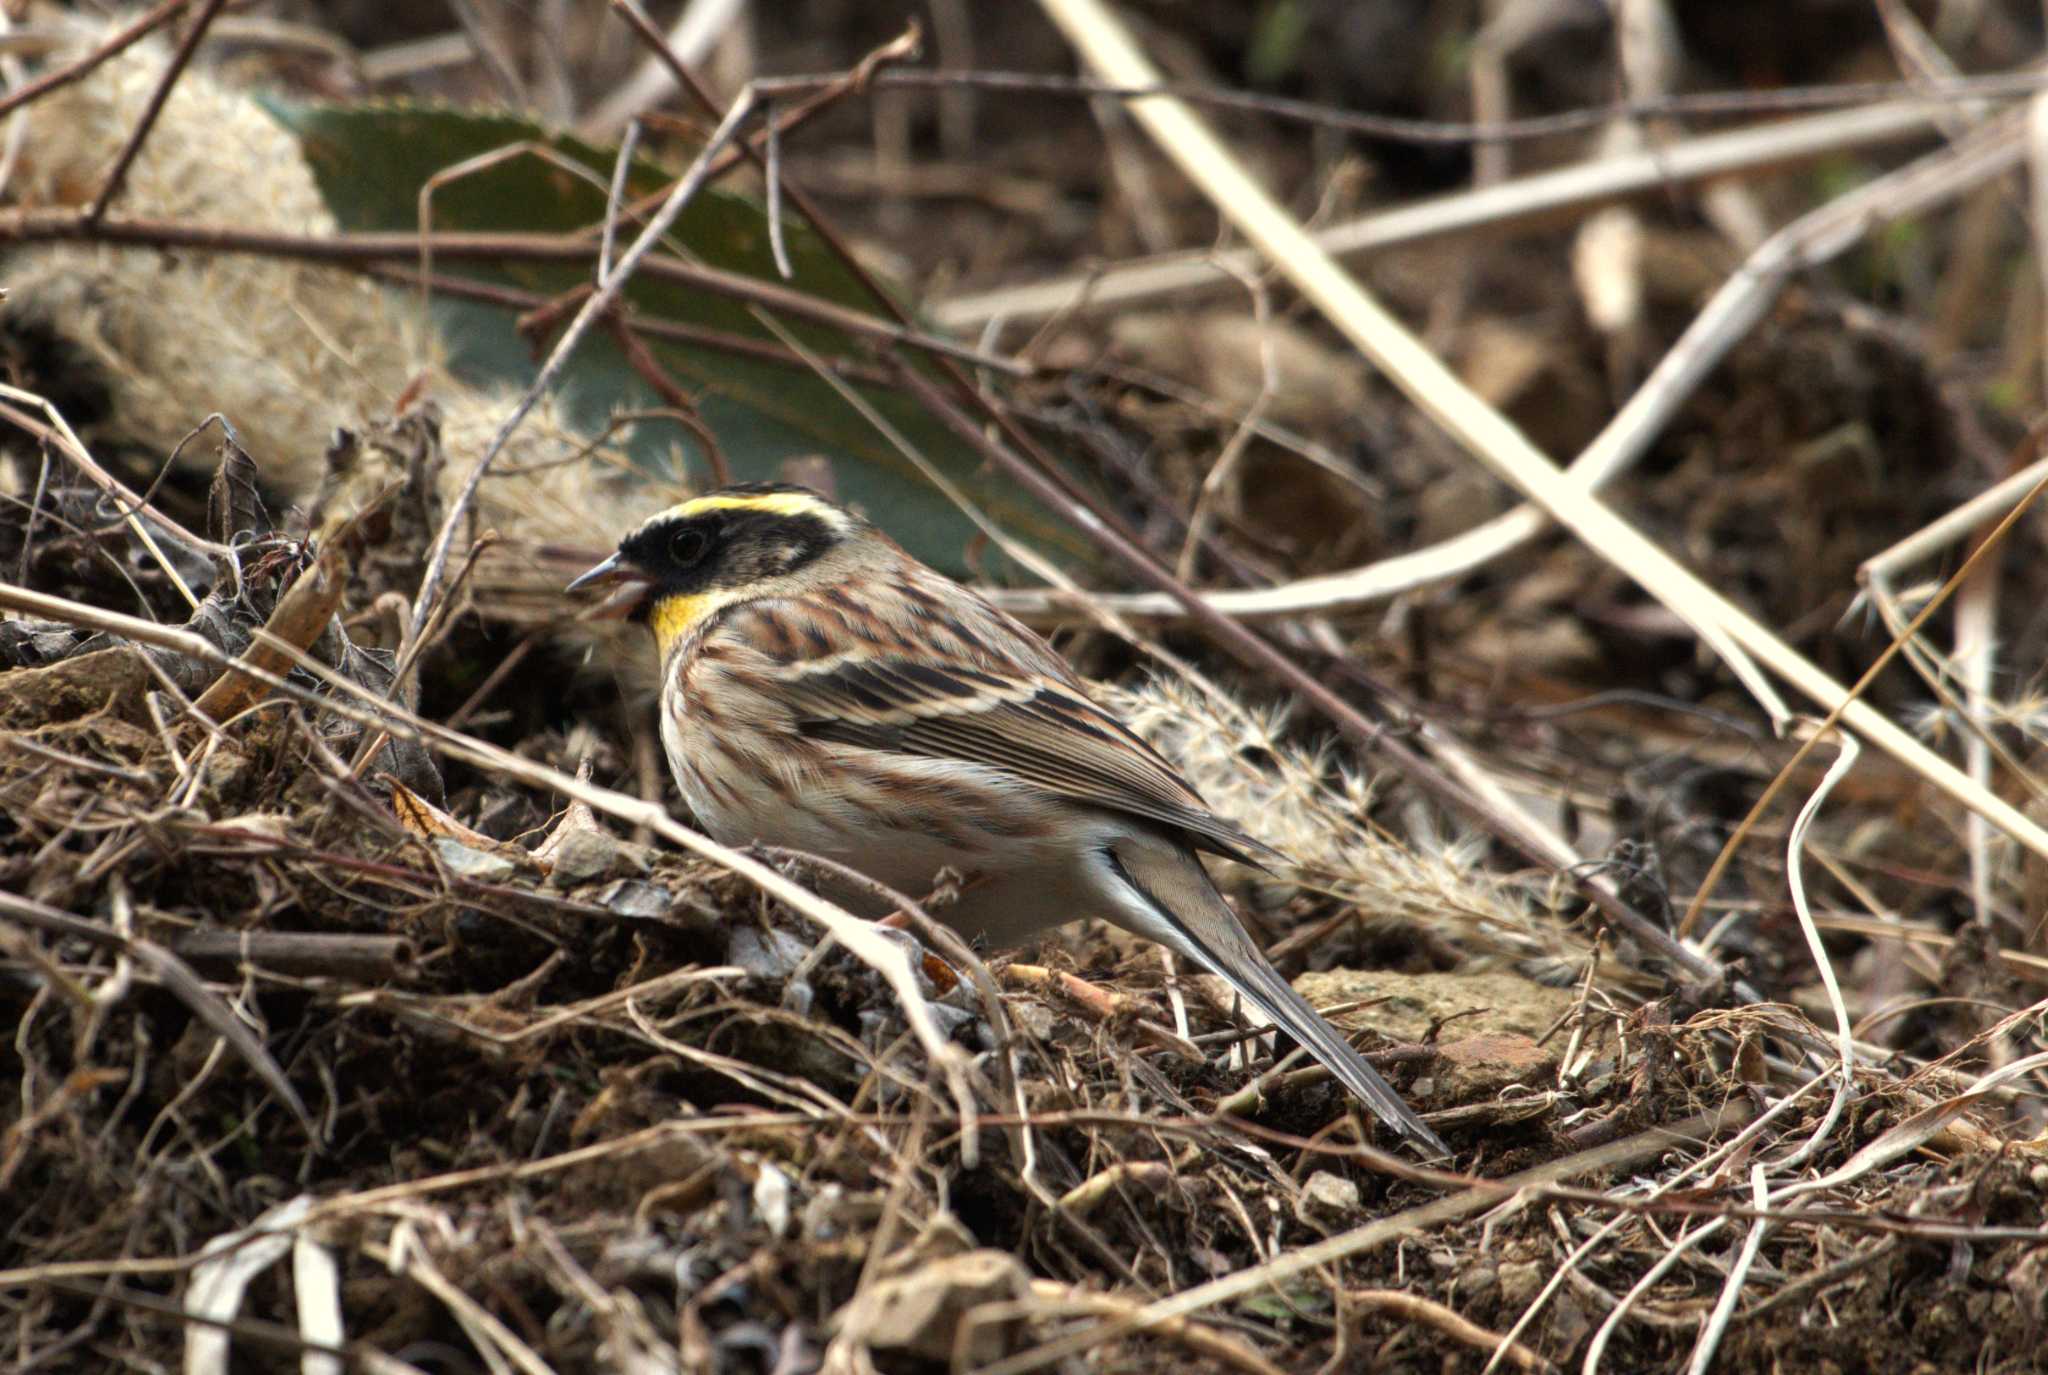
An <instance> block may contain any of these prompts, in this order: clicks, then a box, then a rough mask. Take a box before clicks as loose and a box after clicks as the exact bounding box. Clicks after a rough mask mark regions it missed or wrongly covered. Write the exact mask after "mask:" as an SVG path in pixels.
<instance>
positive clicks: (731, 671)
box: [568, 483, 1449, 1156]
mask: <svg viewBox="0 0 2048 1375" xmlns="http://www.w3.org/2000/svg"><path fill="white" fill-rule="evenodd" d="M593 586H603V587H610V588H612V589H613V591H612V595H611V596H609V597H608V598H607V599H606V600H605V601H604V602H603V603H602V604H601V605H600V607H599V608H598V609H597V611H596V612H595V613H594V614H596V615H598V616H601V617H607V618H623V619H630V620H634V621H639V622H641V623H644V624H645V625H646V626H647V627H648V628H649V629H651V630H652V631H653V632H654V639H655V644H656V646H657V648H658V649H659V651H660V654H661V664H662V667H661V697H660V710H661V740H662V745H663V746H664V748H665V750H666V752H667V754H668V763H669V768H670V769H671V770H672V771H673V772H674V774H675V779H676V785H677V786H678V787H679V788H680V789H681V790H682V794H683V798H684V800H685V801H687V802H688V803H689V804H690V809H691V810H692V811H693V812H694V813H696V816H697V820H698V822H699V823H700V824H701V825H702V826H703V827H704V829H705V830H706V831H707V832H709V833H710V834H711V835H712V836H713V837H714V838H715V839H717V840H719V841H721V842H723V843H725V844H729V845H743V844H747V843H750V842H754V841H760V842H764V843H767V844H771V845H779V846H785V847H788V848H792V849H797V850H806V851H810V852H812V853H814V854H819V855H824V856H827V857H829V858H832V859H836V860H838V861H840V862H841V863H843V864H846V865H847V866H849V867H850V868H852V869H854V870H856V871H858V872H860V873H864V874H866V875H868V876H869V877H871V878H874V879H877V880H879V881H881V882H882V883H885V884H888V885H889V886H891V887H893V888H895V889H897V890H898V891H901V892H909V893H919V892H923V891H926V890H927V889H929V888H930V886H931V882H932V879H933V878H934V876H935V875H937V874H938V872H939V870H940V869H942V868H948V867H950V868H951V869H953V870H955V871H956V872H958V873H960V874H963V875H966V876H967V879H968V881H967V882H966V883H965V884H964V886H963V888H962V890H961V892H960V895H959V897H958V899H957V900H956V901H955V902H954V903H952V904H951V905H949V906H946V907H944V908H943V909H941V910H940V911H939V912H938V913H937V914H936V915H938V916H939V917H940V918H941V919H942V920H944V921H945V922H946V923H947V925H949V926H952V927H953V928H954V929H956V930H957V931H959V932H960V934H961V935H962V936H964V937H966V938H967V939H969V940H981V941H985V942H987V943H988V944H989V945H990V946H996V947H1001V946H1012V945H1020V944H1023V943H1025V942H1026V941H1028V940H1029V939H1030V938H1031V937H1032V936H1034V935H1036V934H1037V933H1038V932H1041V931H1043V930H1045V929H1047V928H1049V927H1053V926H1059V925H1062V924H1064V923H1066V922H1069V921H1074V920H1077V919H1079V918H1082V917H1086V916H1098V917H1103V918H1106V919H1108V920H1109V921H1112V922H1114V923H1116V924H1117V925H1118V926H1121V927H1123V928H1124V929H1125V930H1127V931H1131V932H1135V933H1136V934H1138V935H1140V936H1144V937H1146V938H1147V939H1149V940H1153V941H1157V942H1158V943H1159V944H1161V945H1163V946H1165V947H1166V948H1167V949H1169V950H1171V951H1173V952H1174V953H1175V954H1177V955H1179V956H1181V957H1182V958H1184V959H1187V960H1191V961H1193V962H1194V963H1195V964H1197V965H1199V966H1201V967H1202V968H1204V969H1207V970H1208V971H1209V972H1211V973H1212V974H1216V975H1218V976H1220V977H1221V978H1222V979H1223V980H1224V981H1225V982H1226V983H1228V984H1229V985H1230V986H1231V987H1232V988H1233V989H1235V990H1237V992H1238V993H1239V994H1240V995H1242V996H1243V997H1244V999H1245V1000H1246V1001H1247V1002H1249V1003H1251V1004H1252V1006H1254V1007H1256V1008H1258V1009H1259V1010H1260V1011H1261V1012H1263V1013H1265V1014H1266V1016H1267V1017H1269V1018H1271V1019H1272V1020H1273V1021H1274V1022H1276V1023H1278V1024H1279V1025H1280V1026H1281V1027H1283V1028H1285V1030H1286V1031H1287V1033H1288V1034H1289V1035H1290V1036H1292V1037H1293V1038H1294V1039H1295V1040H1296V1041H1298V1042H1300V1043H1301V1044H1302V1045H1303V1046H1304V1047H1306V1048H1307V1049H1308V1051H1309V1052H1310V1053H1311V1054H1312V1055H1314V1056H1315V1058H1316V1059H1318V1060H1320V1061H1321V1062H1322V1063H1323V1064H1324V1065H1325V1066H1326V1067H1327V1068H1328V1069H1329V1071H1330V1072H1331V1073H1332V1074H1334V1075H1335V1076H1336V1077H1337V1078H1338V1079H1339V1080H1340V1081H1342V1082H1343V1084H1344V1085H1345V1087H1347V1088H1349V1089H1350V1090H1351V1091H1352V1092H1353V1093H1354V1094H1356V1095H1357V1096H1358V1097H1359V1098H1360V1099H1362V1100H1363V1101H1364V1102H1365V1104H1366V1105H1367V1106H1368V1107H1370V1108H1371V1109H1372V1110H1373V1112H1374V1113H1375V1114H1376V1115H1377V1116H1378V1117H1379V1118H1380V1120H1381V1121H1382V1122H1385V1123H1386V1124H1387V1125H1388V1126H1390V1127H1392V1128H1393V1129H1394V1130H1395V1131H1397V1132H1399V1133H1400V1134H1401V1135H1402V1136H1404V1137H1406V1138H1407V1139H1408V1140H1409V1141H1411V1142H1414V1143H1416V1144H1417V1145H1418V1146H1420V1147H1422V1148H1424V1149H1425V1150H1426V1151H1428V1152H1429V1153H1431V1154H1433V1155H1437V1156H1443V1155H1448V1154H1449V1150H1448V1148H1447V1147H1446V1146H1445V1145H1444V1143H1443V1142H1442V1140H1440V1139H1439V1138H1438V1137H1437V1134H1436V1133H1435V1132H1433V1131H1431V1130H1430V1129H1429V1127H1428V1125H1427V1124H1426V1123H1424V1122H1423V1120H1422V1119H1421V1118H1420V1117H1419V1116H1417V1115H1416V1113H1415V1111H1414V1110H1413V1109H1412V1108H1410V1107H1409V1106H1408V1105H1407V1104H1406V1103H1404V1102H1402V1101H1401V1098H1400V1095H1398V1094H1396V1093H1395V1092H1394V1090H1393V1088H1392V1087H1391V1086H1389V1085H1388V1083H1387V1082H1386V1080H1384V1079H1382V1078H1381V1077H1380V1075H1379V1073H1378V1072H1377V1071H1376V1070H1374V1069H1373V1068H1372V1066H1371V1065H1368V1064H1367V1063H1366V1062H1365V1061H1364V1060H1363V1059H1362V1058H1360V1056H1359V1055H1358V1053H1357V1052H1356V1051H1354V1050H1353V1049H1352V1048H1351V1047H1350V1046H1349V1045H1348V1044H1346V1043H1345V1041H1344V1039H1343V1038H1342V1037H1341V1036H1339V1035H1338V1034H1337V1032H1336V1030H1335V1029H1334V1028H1332V1027H1331V1026H1330V1024H1329V1023H1328V1022H1326V1021H1324V1020H1323V1019H1322V1017H1321V1016H1320V1015H1319V1014H1318V1013H1317V1012H1316V1010H1315V1009H1314V1008H1313V1007H1311V1006H1309V1003H1308V1001H1307V1000H1306V999H1305V998H1303V997H1302V996H1301V995H1300V994H1299V993H1297V992H1295V991H1294V989H1293V988H1292V987H1291V986H1290V985H1289V984H1288V982H1287V981H1286V980H1285V979H1283V978H1282V977H1281V976H1280V974H1279V972H1278V971H1277V970H1275V969H1274V968H1273V966H1272V964H1271V963H1270V962H1268V961H1267V959H1266V956H1265V954H1264V952H1263V951H1261V950H1260V949H1259V947H1258V945H1257V944H1256V943H1255V942H1254V941H1253V940H1252V939H1251V937H1250V936H1249V935H1248V934H1247V933H1246V931H1245V929H1244V927H1243V926H1242V925H1241V924H1240V923H1239V922H1238V919H1237V916H1236V914H1235V913H1233V912H1232V911H1231V909H1230V906H1229V904H1228V903H1227V902H1225V901H1224V898H1223V895H1222V893H1221V892H1219V891H1218V890H1217V888H1216V885H1215V883H1214V881H1213V880H1211V879H1210V877H1209V874H1208V872H1207V870H1205V869H1204V868H1203V867H1202V863H1201V860H1200V859H1199V858H1197V852H1198V851H1208V852H1210V853H1213V854H1218V855H1223V856H1226V857H1228V858H1230V859H1234V860H1237V861H1239V862H1240V863H1244V864H1249V865H1252V866H1254V867H1256V868H1265V867H1267V864H1268V863H1269V862H1271V861H1275V860H1279V859H1280V858H1281V856H1280V855H1279V854H1278V852H1276V851H1275V850H1273V849H1272V848H1271V847H1270V846H1267V845H1265V844H1262V843H1261V842H1259V841H1257V840H1255V839H1253V838H1252V837H1251V836H1250V835H1248V834H1246V833H1245V831H1244V830H1242V829H1241V828H1240V827H1238V826H1237V825H1236V824H1235V823H1234V822H1231V821H1227V820H1225V819H1224V818H1222V817H1219V816H1217V815H1216V814H1215V813H1213V812H1211V811H1210V810H1209V808H1208V807H1207V806H1206V805H1205V804H1204V803H1203V801H1202V799H1201V798H1200V797H1199V796H1198V795H1197V794H1196V793H1195V790H1194V789H1193V788H1191V787H1189V786H1188V784H1187V782H1186V781H1185V780H1183V779H1182V778H1181V777H1180V776H1179V775H1178V774H1177V773H1176V772H1175V771H1174V769H1173V767H1172V765H1170V764H1168V763H1167V762H1166V760H1164V759H1163V758H1161V757H1160V756H1159V754H1158V753H1157V752H1155V751H1154V750H1153V749H1152V748H1151V747H1150V746H1149V745H1147V744H1146V743H1145V742H1144V741H1143V740H1141V739H1139V738H1138V736H1136V735H1135V734H1133V733H1132V732H1131V731H1130V730H1128V729H1126V728H1125V727H1124V725H1123V724H1122V723H1121V722H1119V721H1118V720H1117V719H1116V718H1115V717H1113V716H1112V715H1110V714H1109V713H1108V712H1106V711H1105V710H1103V709H1102V708H1101V707H1100V706H1098V705H1097V704H1096V703H1095V702H1094V701H1093V700H1091V698H1090V697H1089V695H1088V691H1087V689H1086V688H1085V687H1084V686H1083V684H1082V682H1081V680H1080V679H1079V678H1078V677H1077V676H1076V675H1075V674H1074V672H1073V670H1072V669H1071V668H1069V667H1068V666H1067V664H1066V662H1065V660H1063V659H1062V658H1061V657H1060V656H1059V654H1058V653H1057V652H1056V651H1054V650H1053V648H1052V647H1051V646H1050V645H1048V644H1047V643H1046V642H1045V641H1044V640H1042V639H1040V638H1039V637H1038V636H1037V635H1035V634H1033V633H1032V632H1031V631H1030V630H1028V629H1026V628H1025V627H1024V626H1022V625H1020V624H1019V623H1018V622H1017V621H1015V620H1013V619H1011V618H1010V617H1009V616H1007V615H1005V614H1004V613H1003V612H1001V611H998V610H997V609H996V608H995V607H993V606H991V605H989V603H988V602H986V601H984V600H983V599H982V598H981V597H979V596H977V595H975V594H974V593H973V592H971V591H969V590H968V589H967V588H965V587H962V586H961V585H960V584H958V583H956V582H954V581H953V580H952V579H950V578H948V577H946V576H945V575H943V574H941V573H939V572H937V571H936V570H934V569H932V568H928V567H926V566H925V565H924V564H922V563H920V562H919V561H918V560H916V559H914V558H912V557H911V556H910V555H909V554H908V553H906V552H905V551H904V550H903V548H902V547H901V546H899V545H898V544H897V543H896V542H895V541H894V540H892V539H890V538H889V537H888V536H887V535H885V534H883V533H882V532H881V531H880V530H878V529H876V528H875V527H874V526H873V525H871V524H869V523H868V522H867V521H866V520H865V519H863V518H862V517H860V516H858V515H856V514H854V513H853V512H852V511H849V510H847V509H846V508H845V507H843V506H840V505H837V504H836V503H834V502H831V501H828V500H826V499H825V498H824V497H822V496H820V495H818V494H817V493H816V492H813V491H811V490H810V489H808V488H805V487H798V486H794V485H789V484H783V483H745V484H741V485H737V486H731V487H725V488H721V489H719V490H717V491H714V492H711V493H709V494H707V495H704V496H700V497H697V498H695V499H693V500H690V501H686V502H683V503H682V504H681V505H679V506H674V507H671V508H670V509H668V510H666V511H664V512H662V513H661V514H660V515H657V516H654V517H652V518H651V519H649V520H647V521H646V522H644V523H643V524H642V525H641V526H640V527H639V528H638V529H636V530H634V531H633V532H632V533H631V534H629V535H627V536H626V538H625V539H624V540H623V541H622V542H621V543H620V545H619V549H618V552H617V553H616V554H614V555H612V556H611V557H610V558H608V559H606V560H605V561H604V562H603V563H600V564H598V565H597V566H596V567H595V568H592V569H591V570H590V571H589V572H587V573H585V574H583V576H581V577H579V578H577V579H576V580H575V581H574V582H572V583H570V584H569V588H568V590H569V591H572V592H573V591H576V590H578V589H581V588H586V587H593ZM852 905H855V906H856V907H862V908H866V909H867V910H869V911H871V912H872V910H873V904H872V902H871V901H869V902H865V903H861V902H856V903H854V904H852Z"/></svg>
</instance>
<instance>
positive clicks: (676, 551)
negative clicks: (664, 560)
mask: <svg viewBox="0 0 2048 1375" xmlns="http://www.w3.org/2000/svg"><path fill="white" fill-rule="evenodd" d="M709 552H711V537H710V536H709V535H706V534H705V533H704V532H703V531H702V530H678V531H676V532H675V533H674V534H673V535H670V536H669V537H668V556H669V558H670V559H672V560H674V562H675V565H676V567H678V568H689V567H692V566H693V565H695V564H697V563H698V562H700V561H701V560H702V559H703V557H704V556H705V555H706V554H708V553H709Z"/></svg>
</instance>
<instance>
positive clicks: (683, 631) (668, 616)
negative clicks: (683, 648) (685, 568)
mask: <svg viewBox="0 0 2048 1375" xmlns="http://www.w3.org/2000/svg"><path fill="white" fill-rule="evenodd" d="M732 600H733V589H731V588H720V589H718V590H717V591H713V592H689V593H672V594H670V595H669V596H666V597H663V598H661V599H660V600H659V601H657V602H655V603H654V605H653V606H651V607H649V608H648V609H647V627H648V629H650V630H652V631H653V632H654V645H655V648H656V649H657V650H659V651H660V653H661V657H662V658H664V659H666V658H667V657H668V652H669V650H671V649H673V648H674V647H675V646H676V644H677V643H679V642H680V641H681V640H682V638H683V637H684V636H685V635H687V634H689V633H690V630H691V628H692V627H694V626H696V625H697V624H699V623H700V622H702V621H703V619H704V618H705V617H706V616H709V615H710V614H711V613H712V612H714V611H716V610H718V609H719V608H720V607H722V606H724V605H726V604H727V603H729V602H731V601H732Z"/></svg>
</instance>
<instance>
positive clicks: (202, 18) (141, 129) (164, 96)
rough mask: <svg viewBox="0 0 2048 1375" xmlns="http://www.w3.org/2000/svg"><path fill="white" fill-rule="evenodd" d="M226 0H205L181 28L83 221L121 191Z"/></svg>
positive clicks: (93, 219)
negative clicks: (186, 26)
mask: <svg viewBox="0 0 2048 1375" xmlns="http://www.w3.org/2000/svg"><path fill="white" fill-rule="evenodd" d="M226 3H227V0H205V3H204V5H203V7H202V8H201V9H200V11H199V13H198V14H197V15H195V16H193V19H192V26H191V27H190V28H189V29H187V30H186V31H185V37H184V39H183V40H182V41H180V42H179V44H178V49H177V51H176V52H174V53H172V54H171V61H170V65H169V66H167V67H165V68H164V74H163V77H162V78H161V79H160V80H159V81H158V82H157V84H156V89H155V90H154V91H152V92H150V95H149V104H148V105H147V106H145V107H144V108H143V111H142V118H140V119H138V120H136V121H135V128H134V129H133V130H131V131H130V132H129V135H128V141H127V142H126V143H125V144H123V145H122V146H121V152H120V156H118V157H116V158H115V159H114V168H113V170H112V171H111V172H108V173H107V180H106V184H105V185H103V186H102V187H100V193H99V195H97V196H95V197H93V202H92V205H91V206H90V207H88V208H87V209H86V212H85V222H86V223H87V224H98V223H99V222H100V221H101V220H102V219H104V218H105V217H106V213H107V207H108V206H109V205H111V204H113V202H114V197H116V196H118V195H120V194H121V184H122V183H123V182H125V181H126V180H127V179H128V169H129V168H130V167H131V166H133V165H134V163H135V158H136V155H137V154H139V153H141V152H142V145H143V143H144V141H145V140H147V139H148V138H149V131H150V130H151V129H153V128H155V127H156V118H157V116H158V115H159V114H161V113H163V108H164V102H165V101H167V100H169V99H170V98H171V88H172V87H173V86H175V85H177V84H178V78H179V77H180V76H182V75H183V74H184V71H185V64H186V63H188V62H190V61H191V60H192V54H193V53H194V52H196V51H198V48H199V40H200V39H202V38H204V37H205V36H206V27H207V25H209V24H211V23H212V22H213V17H214V16H215V15H217V14H219V13H220V11H221V7H222V6H223V5H225V4H226Z"/></svg>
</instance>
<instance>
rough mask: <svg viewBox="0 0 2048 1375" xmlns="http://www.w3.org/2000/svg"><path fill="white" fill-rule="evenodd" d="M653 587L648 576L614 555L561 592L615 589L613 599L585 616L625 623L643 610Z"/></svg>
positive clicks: (595, 607) (608, 599)
mask: <svg viewBox="0 0 2048 1375" xmlns="http://www.w3.org/2000/svg"><path fill="white" fill-rule="evenodd" d="M652 586H653V583H652V582H651V581H650V580H649V579H648V577H647V575H646V574H644V573H642V572H641V571H640V570H639V569H637V568H635V567H633V566H632V565H631V564H629V563H626V562H624V561H623V560H621V559H620V557H619V556H618V555H617V554H614V555H612V556H611V557H610V558H608V559H606V560H605V561H604V562H603V563H600V564H598V565H597V566H596V567H595V568H592V569H591V570H590V571H589V572H587V573H585V574H584V575H583V576H582V577H580V578H578V579H576V581H574V582H572V583H570V584H569V585H568V586H567V587H565V588H563V589H562V590H563V591H564V592H580V591H582V590H583V589H584V588H586V587H608V588H611V589H613V590H612V593H611V595H610V596H608V597H606V598H605V599H604V600H603V601H601V602H599V603H598V604H597V605H596V606H594V607H592V608H591V609H590V611H589V612H587V613H586V616H585V619H588V620H593V621H623V620H625V619H626V618H627V617H629V616H631V615H632V614H633V613H634V612H635V611H637V610H638V609H639V608H640V603H641V602H642V601H644V600H645V599H646V597H647V592H648V589H649V588H650V587H652Z"/></svg>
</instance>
